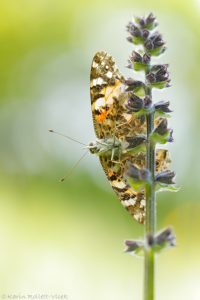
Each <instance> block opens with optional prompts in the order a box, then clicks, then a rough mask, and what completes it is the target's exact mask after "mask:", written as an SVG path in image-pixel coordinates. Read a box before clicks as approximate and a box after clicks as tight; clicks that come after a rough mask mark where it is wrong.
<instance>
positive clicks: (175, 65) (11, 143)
mask: <svg viewBox="0 0 200 300" xmlns="http://www.w3.org/2000/svg"><path fill="white" fill-rule="evenodd" d="M149 12H153V13H155V14H156V16H157V18H158V21H159V23H160V27H159V30H160V31H161V32H162V34H163V36H164V39H165V40H166V41H167V47H168V51H167V52H166V54H165V55H163V57H162V58H161V60H160V61H161V62H162V63H164V62H169V63H170V72H171V78H172V87H171V88H170V89H168V90H164V91H163V92H162V93H161V92H155V93H154V97H155V99H157V100H162V99H169V100H170V101H171V108H172V109H173V110H174V113H173V118H172V119H171V121H170V122H171V126H172V127H173V128H174V132H175V134H174V137H175V142H174V143H173V144H172V145H170V147H169V148H170V150H171V156H172V160H173V165H172V169H173V170H175V171H176V173H177V182H178V184H179V186H181V190H180V192H179V193H174V194H173V193H163V194H159V195H158V205H157V208H158V229H161V228H163V227H165V226H168V225H172V226H173V228H174V229H175V232H176V235H177V244H178V245H177V247H176V248H175V249H173V250H170V251H166V252H164V253H163V254H162V255H160V256H159V257H158V260H157V278H156V283H157V289H156V294H157V299H162V300H169V299H170V300H177V299H181V300H188V299H190V300H199V299H200V256H199V252H200V237H199V229H200V201H199V200H200V199H199V198H200V185H199V178H200V177H199V167H200V164H199V150H200V138H199V137H200V135H199V128H200V118H199V111H200V96H199V82H200V76H199V69H198V67H199V66H198V65H199V61H200V22H199V20H200V1H198V0H196V1H194V0H193V1H187V0H168V1H159V0H149V1H145V0H140V1H139V0H132V1H130V0H124V1H119V0H115V1H114V0H111V1H108V0H101V1H92V2H91V1H89V0H85V1H84V0H81V1H71V0H65V1H64V0H57V1H56V0H17V1H16V0H1V2H0V105H1V106H0V138H1V142H0V143H1V146H0V175H1V180H0V294H17V295H20V294H21V295H23V294H26V293H29V294H31V293H32V294H41V293H46V294H55V293H57V294H67V295H68V299H69V300H80V299H81V300H93V299H95V300H102V299H103V300H111V299H115V300H121V299H126V300H129V299H130V300H131V299H132V300H133V299H137V300H139V299H142V285H143V278H142V276H143V261H142V259H136V258H134V257H132V256H129V255H126V254H124V253H123V248H124V245H123V241H124V240H125V239H127V238H137V237H138V238H139V237H142V235H143V227H142V226H141V225H139V224H137V223H136V222H135V221H133V220H132V218H131V217H130V216H129V215H128V214H127V212H126V211H125V210H124V209H123V207H122V206H121V205H120V203H119V201H118V200H117V198H116V196H115V195H114V193H113V192H112V190H111V187H110V186H109V184H108V182H107V179H106V177H105V175H104V173H103V171H102V169H101V166H100V164H99V162H98V159H97V158H96V157H93V156H89V155H88V157H86V158H85V159H84V160H83V161H82V162H81V164H80V165H79V167H78V168H77V169H76V171H75V172H74V173H73V175H72V176H71V177H70V178H69V179H68V180H67V181H66V182H65V183H63V184H61V183H59V181H58V179H59V178H60V177H62V176H63V175H64V174H65V173H66V172H67V171H68V170H69V169H70V168H71V167H72V165H73V164H74V163H75V162H76V161H77V160H78V159H79V158H80V156H81V155H82V153H83V151H84V150H83V149H82V146H79V145H78V144H74V143H72V142H69V141H67V140H66V139H64V138H61V137H59V136H54V135H51V134H49V133H48V129H49V128H53V129H55V130H57V131H60V132H62V133H65V134H68V135H70V136H72V137H74V138H77V139H79V140H80V141H83V142H85V143H88V142H89V141H91V140H93V139H94V131H93V125H92V117H91V108H90V95H89V72H90V64H91V60H92V57H93V55H94V53H95V52H96V51H99V50H105V51H107V52H109V53H110V54H112V55H113V57H114V58H115V60H116V62H117V64H118V66H119V68H120V70H121V72H123V73H124V74H125V75H126V76H128V75H131V74H130V71H128V70H127V69H126V68H125V67H124V66H125V65H126V64H127V59H128V56H129V54H130V51H131V50H132V47H131V45H130V44H128V42H126V36H127V34H126V30H125V26H126V24H127V22H128V21H129V20H130V19H131V17H132V16H133V15H143V14H145V13H149Z"/></svg>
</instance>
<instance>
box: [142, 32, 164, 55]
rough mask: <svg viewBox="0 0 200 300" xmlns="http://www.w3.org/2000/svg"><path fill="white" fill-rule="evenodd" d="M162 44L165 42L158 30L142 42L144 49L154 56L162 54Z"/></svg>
mask: <svg viewBox="0 0 200 300" xmlns="http://www.w3.org/2000/svg"><path fill="white" fill-rule="evenodd" d="M164 45H165V42H164V41H163V39H162V36H161V34H160V33H159V32H155V33H153V34H152V35H151V36H150V37H149V38H148V39H147V40H146V41H145V43H144V46H145V48H146V51H147V52H148V53H149V54H151V55H155V56H158V55H160V54H162V53H163V52H164V51H165V50H166V47H164Z"/></svg>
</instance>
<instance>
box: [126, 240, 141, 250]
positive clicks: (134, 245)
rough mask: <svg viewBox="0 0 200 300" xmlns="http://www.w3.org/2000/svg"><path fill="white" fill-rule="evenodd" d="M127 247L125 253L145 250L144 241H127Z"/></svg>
mask: <svg viewBox="0 0 200 300" xmlns="http://www.w3.org/2000/svg"><path fill="white" fill-rule="evenodd" d="M125 245H126V246H127V248H126V250H125V252H137V250H143V248H144V242H143V241H131V240H126V241H125Z"/></svg>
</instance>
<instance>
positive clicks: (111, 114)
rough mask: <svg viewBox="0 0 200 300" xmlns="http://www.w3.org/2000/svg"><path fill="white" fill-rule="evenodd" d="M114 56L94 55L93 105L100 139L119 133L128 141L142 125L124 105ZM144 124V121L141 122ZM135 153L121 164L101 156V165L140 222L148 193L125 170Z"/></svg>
mask: <svg viewBox="0 0 200 300" xmlns="http://www.w3.org/2000/svg"><path fill="white" fill-rule="evenodd" d="M123 81H124V78H123V76H122V75H121V74H120V72H119V70H118V68H117V66H116V64H115V62H114V60H113V58H112V57H111V56H110V55H108V54H107V53H106V52H98V53H96V55H95V56H94V58H93V61H92V67H91V76H90V93H91V106H92V115H93V122H94V128H95V132H96V136H97V138H100V139H105V138H109V137H113V136H116V137H117V138H120V139H121V140H124V139H125V137H126V136H133V135H135V133H134V130H135V129H136V128H137V127H138V128H139V126H138V125H137V124H136V123H134V122H135V120H134V119H133V120H132V121H131V122H129V123H128V122H127V115H126V110H125V108H124V105H123V104H124V101H125V100H124V96H125V95H126V93H125V86H124V84H123ZM140 125H141V124H140ZM131 159H132V158H131V156H129V155H127V156H126V157H125V156H124V157H122V160H121V161H120V162H119V163H116V162H112V161H111V158H110V157H108V156H100V162H101V165H102V167H103V169H104V171H105V173H106V175H107V178H108V180H109V182H110V184H111V186H112V188H113V190H114V191H115V193H116V194H117V196H118V198H119V199H120V201H121V203H122V205H123V206H124V207H125V208H126V209H127V210H128V211H129V212H130V213H131V215H132V216H133V217H134V218H135V219H136V220H137V221H138V222H140V223H144V217H145V200H144V193H138V192H136V191H134V190H133V188H131V186H130V185H129V184H128V182H127V180H126V178H125V176H124V175H125V173H126V169H127V167H128V163H129V162H130V160H131Z"/></svg>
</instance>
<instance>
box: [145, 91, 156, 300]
mask: <svg viewBox="0 0 200 300" xmlns="http://www.w3.org/2000/svg"><path fill="white" fill-rule="evenodd" d="M147 94H148V95H149V96H150V97H151V89H148V90H147ZM146 122H147V154H146V159H147V162H146V167H147V169H148V170H149V171H150V173H151V181H150V182H149V183H148V184H147V185H146V222H145V239H146V241H147V238H148V236H149V235H151V236H154V234H155V230H156V203H155V184H154V181H155V180H154V179H155V145H154V143H153V142H152V141H151V139H150V136H151V133H152V131H153V129H154V113H153V112H150V113H149V114H148V115H147V117H146ZM154 269H155V257H154V251H153V249H152V248H151V247H148V246H147V247H146V250H145V266H144V300H154Z"/></svg>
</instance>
